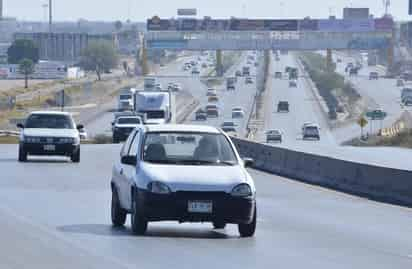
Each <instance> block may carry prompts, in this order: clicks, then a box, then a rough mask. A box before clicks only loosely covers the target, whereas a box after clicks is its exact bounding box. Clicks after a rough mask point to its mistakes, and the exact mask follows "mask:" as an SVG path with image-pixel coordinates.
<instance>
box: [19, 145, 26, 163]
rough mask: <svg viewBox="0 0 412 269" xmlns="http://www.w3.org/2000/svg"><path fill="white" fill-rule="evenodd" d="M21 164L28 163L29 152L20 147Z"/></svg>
mask: <svg viewBox="0 0 412 269" xmlns="http://www.w3.org/2000/svg"><path fill="white" fill-rule="evenodd" d="M19 162H27V152H26V151H24V149H23V147H22V146H19Z"/></svg>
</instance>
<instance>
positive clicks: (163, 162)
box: [144, 160, 179, 164]
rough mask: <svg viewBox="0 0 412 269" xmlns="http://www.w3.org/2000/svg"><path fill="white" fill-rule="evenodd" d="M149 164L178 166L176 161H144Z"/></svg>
mask: <svg viewBox="0 0 412 269" xmlns="http://www.w3.org/2000/svg"><path fill="white" fill-rule="evenodd" d="M144 161H146V162H149V163H158V164H178V163H179V162H178V161H173V160H144Z"/></svg>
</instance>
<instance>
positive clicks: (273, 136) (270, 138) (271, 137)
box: [266, 130, 282, 143]
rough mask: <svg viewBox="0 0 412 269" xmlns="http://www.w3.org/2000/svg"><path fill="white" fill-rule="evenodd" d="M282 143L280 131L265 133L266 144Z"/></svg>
mask: <svg viewBox="0 0 412 269" xmlns="http://www.w3.org/2000/svg"><path fill="white" fill-rule="evenodd" d="M271 142H279V143H282V132H281V131H280V130H269V131H267V132H266V143H271Z"/></svg>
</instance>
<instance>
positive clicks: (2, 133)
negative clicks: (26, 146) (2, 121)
mask: <svg viewBox="0 0 412 269" xmlns="http://www.w3.org/2000/svg"><path fill="white" fill-rule="evenodd" d="M19 135H20V132H18V131H11V130H0V136H19Z"/></svg>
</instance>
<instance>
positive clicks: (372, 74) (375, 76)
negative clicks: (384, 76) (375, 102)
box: [369, 72, 379, 80]
mask: <svg viewBox="0 0 412 269" xmlns="http://www.w3.org/2000/svg"><path fill="white" fill-rule="evenodd" d="M378 79H379V74H378V72H370V73H369V80H378Z"/></svg>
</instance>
